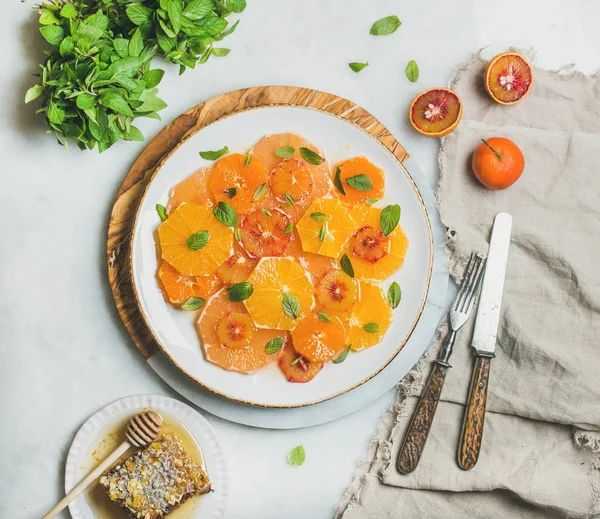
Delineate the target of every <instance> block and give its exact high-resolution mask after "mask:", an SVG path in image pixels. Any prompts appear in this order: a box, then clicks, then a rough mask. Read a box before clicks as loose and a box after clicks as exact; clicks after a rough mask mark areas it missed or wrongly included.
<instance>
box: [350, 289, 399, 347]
mask: <svg viewBox="0 0 600 519" xmlns="http://www.w3.org/2000/svg"><path fill="white" fill-rule="evenodd" d="M359 287H360V301H359V302H358V304H356V305H354V308H353V310H352V315H351V316H350V319H349V321H348V326H349V330H348V335H347V336H346V342H347V343H348V344H351V345H352V349H353V350H355V351H357V350H363V349H365V348H369V347H371V346H373V345H375V344H378V343H379V342H381V340H382V339H383V336H384V335H385V332H387V330H388V328H389V327H390V324H391V322H392V311H391V310H390V307H389V306H388V302H387V299H386V298H385V296H384V294H383V290H382V289H381V287H379V286H377V285H371V284H370V283H365V282H362V281H361V282H360V283H359Z"/></svg>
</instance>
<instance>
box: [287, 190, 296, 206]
mask: <svg viewBox="0 0 600 519" xmlns="http://www.w3.org/2000/svg"><path fill="white" fill-rule="evenodd" d="M285 202H286V203H287V205H289V206H290V207H294V206H295V205H296V200H294V197H293V196H292V195H291V194H290V193H286V194H285Z"/></svg>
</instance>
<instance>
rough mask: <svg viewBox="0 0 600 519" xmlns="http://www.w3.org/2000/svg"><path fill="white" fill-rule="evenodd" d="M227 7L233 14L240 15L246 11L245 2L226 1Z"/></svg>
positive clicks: (244, 0)
mask: <svg viewBox="0 0 600 519" xmlns="http://www.w3.org/2000/svg"><path fill="white" fill-rule="evenodd" d="M227 7H228V8H229V9H231V11H233V12H234V13H241V12H242V11H243V10H244V9H246V0H227Z"/></svg>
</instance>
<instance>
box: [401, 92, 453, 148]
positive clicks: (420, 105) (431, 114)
mask: <svg viewBox="0 0 600 519" xmlns="http://www.w3.org/2000/svg"><path fill="white" fill-rule="evenodd" d="M461 117H462V101H461V100H460V97H458V94H457V93H456V92H453V91H452V90H450V89H448V88H432V89H431V90H426V91H425V92H421V93H420V94H419V95H418V96H417V97H415V99H414V101H413V102H412V104H411V105H410V110H409V118H410V124H411V125H412V127H413V128H414V129H415V130H417V131H418V132H419V133H421V134H423V135H426V136H428V137H443V136H444V135H447V134H449V133H450V132H451V131H452V130H454V128H456V127H457V126H458V123H459V121H460V118H461Z"/></svg>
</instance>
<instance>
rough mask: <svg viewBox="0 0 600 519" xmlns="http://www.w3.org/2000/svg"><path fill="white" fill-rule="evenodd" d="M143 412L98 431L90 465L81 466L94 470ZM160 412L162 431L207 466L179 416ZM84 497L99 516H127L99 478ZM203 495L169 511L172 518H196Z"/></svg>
mask: <svg viewBox="0 0 600 519" xmlns="http://www.w3.org/2000/svg"><path fill="white" fill-rule="evenodd" d="M141 411H143V409H138V410H136V411H132V412H131V414H129V415H127V416H124V417H122V418H119V419H117V420H115V421H113V422H112V423H110V424H109V425H107V426H106V427H105V429H104V430H103V431H102V432H100V433H99V434H98V436H97V438H96V440H95V441H94V443H92V445H91V446H90V449H89V451H88V455H87V458H86V464H85V465H84V466H83V467H81V470H82V471H83V472H84V473H89V472H90V471H92V470H93V469H94V468H95V467H96V466H98V465H99V464H100V462H101V461H102V460H104V459H105V458H106V457H107V456H108V455H109V454H110V453H111V452H113V451H114V450H115V449H116V448H117V447H118V446H119V445H120V444H121V443H122V442H123V441H124V440H125V428H126V427H127V424H128V423H129V420H130V419H131V417H132V416H133V415H135V414H137V413H139V412H141ZM160 414H161V415H162V417H163V425H162V427H161V428H160V432H161V434H167V433H172V434H175V435H176V436H177V437H178V438H179V439H180V440H181V442H182V443H183V447H184V448H185V450H186V452H187V454H188V456H189V457H190V458H192V460H193V461H194V462H195V463H197V464H198V465H200V466H201V467H202V468H205V466H204V459H203V457H202V450H201V449H200V446H199V445H198V443H197V442H196V440H195V439H194V437H193V436H192V434H191V433H190V432H189V431H188V430H187V429H186V427H185V426H184V425H183V424H182V423H181V422H180V421H179V420H177V419H176V418H174V417H172V416H170V415H168V414H166V413H164V412H162V411H161V412H160ZM133 452H134V450H133V448H132V449H130V450H129V451H127V452H126V453H125V454H124V455H123V457H122V458H121V459H120V460H119V461H120V462H121V461H123V460H125V459H126V458H128V457H129V456H131V455H132V454H133ZM84 496H85V499H86V501H87V502H88V504H89V505H90V508H91V509H92V511H93V513H94V516H95V517H96V519H127V516H126V514H125V512H123V510H121V509H120V508H119V507H118V506H117V505H115V504H114V503H113V502H112V501H111V500H110V499H108V496H107V495H106V491H105V490H104V489H103V488H102V487H101V486H100V483H98V481H96V482H95V483H94V484H93V485H92V486H91V487H90V488H89V489H88V490H87V492H86V493H85V494H84ZM201 497H202V496H194V497H192V498H190V499H188V500H187V501H186V502H185V503H184V504H183V505H181V506H180V507H178V508H176V509H175V510H174V511H173V512H171V513H170V514H169V516H168V517H169V519H192V518H193V517H195V516H196V511H197V508H198V505H199V501H200V498H201Z"/></svg>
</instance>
